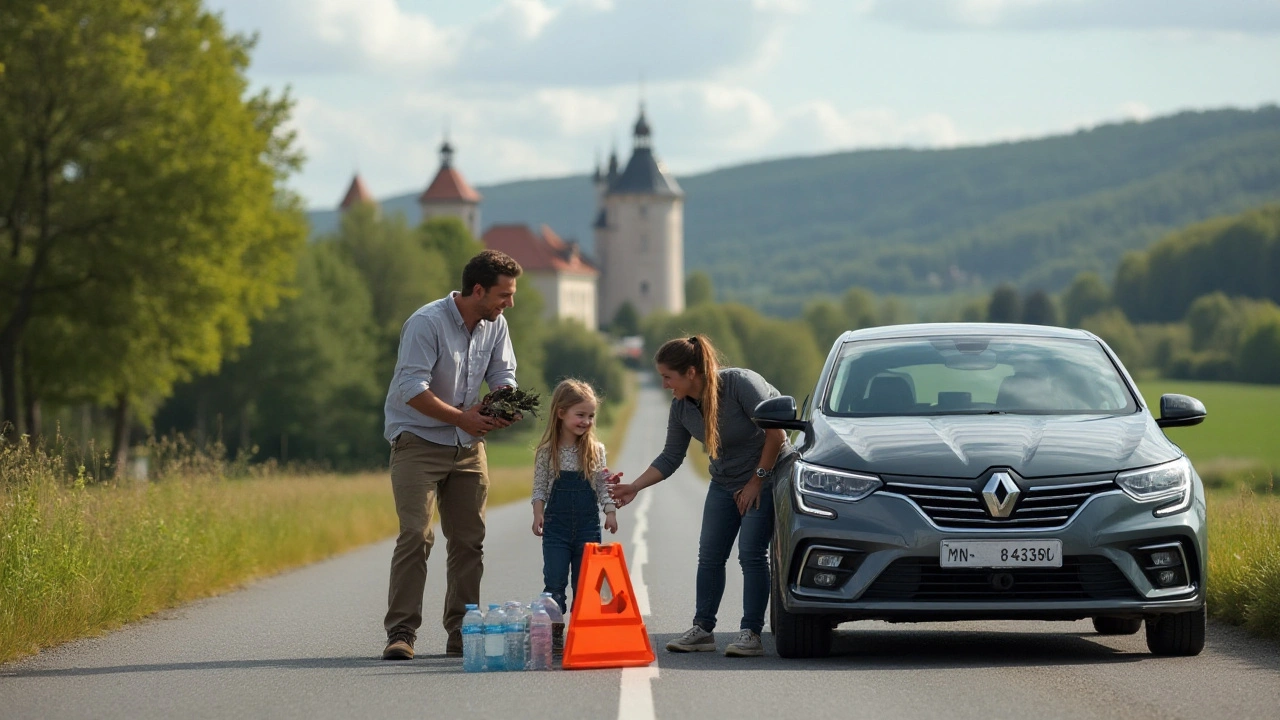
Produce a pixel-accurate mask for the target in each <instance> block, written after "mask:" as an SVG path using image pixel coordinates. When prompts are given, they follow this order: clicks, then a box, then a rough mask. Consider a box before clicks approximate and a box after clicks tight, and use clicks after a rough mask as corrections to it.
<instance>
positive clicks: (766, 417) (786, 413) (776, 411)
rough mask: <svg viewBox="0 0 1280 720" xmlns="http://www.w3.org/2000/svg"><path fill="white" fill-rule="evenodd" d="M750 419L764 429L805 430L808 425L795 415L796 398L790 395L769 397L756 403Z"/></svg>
mask: <svg viewBox="0 0 1280 720" xmlns="http://www.w3.org/2000/svg"><path fill="white" fill-rule="evenodd" d="M751 419H752V420H754V421H755V423H756V426H757V427H760V428H762V429H764V430H775V429H776V430H807V429H808V426H809V423H807V422H805V421H803V420H801V419H799V418H797V417H796V399H795V398H793V397H791V396H790V395H783V396H781V397H776V398H769V399H768V400H765V401H764V402H762V403H760V404H759V405H756V409H755V411H754V412H752V414H751Z"/></svg>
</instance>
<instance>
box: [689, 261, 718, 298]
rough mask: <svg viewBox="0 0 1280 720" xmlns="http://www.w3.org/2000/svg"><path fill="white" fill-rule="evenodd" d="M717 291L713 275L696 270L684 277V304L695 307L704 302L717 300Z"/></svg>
mask: <svg viewBox="0 0 1280 720" xmlns="http://www.w3.org/2000/svg"><path fill="white" fill-rule="evenodd" d="M715 299H716V291H715V287H714V286H713V285H712V284H711V276H710V275H708V274H706V273H704V272H702V271H701V270H695V271H694V272H691V273H689V275H688V277H686V278H685V279H684V305H685V307H693V306H695V305H702V304H704V303H710V302H715Z"/></svg>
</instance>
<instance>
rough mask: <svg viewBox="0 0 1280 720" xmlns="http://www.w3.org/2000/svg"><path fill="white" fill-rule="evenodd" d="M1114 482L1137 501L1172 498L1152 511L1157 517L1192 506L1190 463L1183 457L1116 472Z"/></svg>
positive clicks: (1155, 500) (1156, 500) (1157, 500)
mask: <svg viewBox="0 0 1280 720" xmlns="http://www.w3.org/2000/svg"><path fill="white" fill-rule="evenodd" d="M1116 483H1117V484H1118V485H1119V486H1120V488H1121V489H1122V490H1124V491H1125V492H1126V493H1128V494H1129V497H1132V498H1133V499H1134V500H1137V501H1138V502H1159V501H1161V500H1172V502H1170V503H1167V504H1165V505H1161V506H1160V507H1158V508H1156V509H1155V510H1153V511H1152V513H1153V514H1154V515H1155V516H1156V517H1164V516H1165V515H1172V514H1174V513H1177V512H1182V511H1183V510H1186V509H1187V508H1188V507H1190V506H1191V463H1190V462H1189V461H1188V460H1187V459H1186V458H1185V457H1180V458H1178V459H1177V460H1174V461H1173V462H1167V463H1165V464H1163V465H1156V466H1155V467H1149V468H1142V469H1141V470H1130V471H1128V472H1122V473H1120V474H1119V475H1117V476H1116Z"/></svg>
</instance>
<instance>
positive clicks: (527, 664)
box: [520, 605, 533, 670]
mask: <svg viewBox="0 0 1280 720" xmlns="http://www.w3.org/2000/svg"><path fill="white" fill-rule="evenodd" d="M520 614H521V616H522V617H523V618H524V669H525V670H532V669H533V667H532V665H533V645H532V644H531V642H530V636H529V631H530V630H532V629H533V606H532V605H521V606H520Z"/></svg>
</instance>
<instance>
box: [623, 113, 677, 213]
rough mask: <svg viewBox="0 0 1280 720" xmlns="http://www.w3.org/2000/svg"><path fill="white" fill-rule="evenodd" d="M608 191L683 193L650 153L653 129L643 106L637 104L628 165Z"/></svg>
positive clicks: (670, 194)
mask: <svg viewBox="0 0 1280 720" xmlns="http://www.w3.org/2000/svg"><path fill="white" fill-rule="evenodd" d="M609 194H610V195H621V194H627V195H659V196H664V197H682V196H683V195H684V191H683V190H681V189H680V186H679V185H678V184H676V180H675V178H673V177H671V176H670V175H668V174H667V171H666V170H665V169H664V168H663V167H662V163H660V162H658V159H657V158H656V157H654V155H653V140H652V130H651V128H650V127H649V120H648V118H646V117H645V114H644V105H641V106H640V117H639V118H637V119H636V126H635V145H634V149H633V150H632V152H631V159H630V160H628V161H627V168H626V169H625V170H623V171H622V174H621V175H619V176H618V177H617V178H616V179H615V180H614V181H613V182H612V183H610V184H609Z"/></svg>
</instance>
